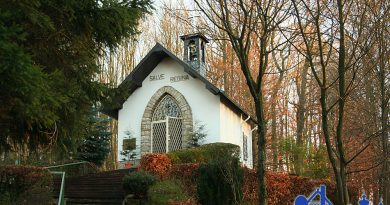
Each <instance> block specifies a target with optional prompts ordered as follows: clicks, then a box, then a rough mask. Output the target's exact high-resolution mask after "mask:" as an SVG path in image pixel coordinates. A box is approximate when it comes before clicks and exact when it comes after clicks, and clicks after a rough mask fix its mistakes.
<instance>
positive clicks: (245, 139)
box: [242, 133, 248, 161]
mask: <svg viewBox="0 0 390 205" xmlns="http://www.w3.org/2000/svg"><path fill="white" fill-rule="evenodd" d="M242 138H243V139H242V153H243V154H244V161H247V160H248V136H246V135H245V134H244V133H242Z"/></svg>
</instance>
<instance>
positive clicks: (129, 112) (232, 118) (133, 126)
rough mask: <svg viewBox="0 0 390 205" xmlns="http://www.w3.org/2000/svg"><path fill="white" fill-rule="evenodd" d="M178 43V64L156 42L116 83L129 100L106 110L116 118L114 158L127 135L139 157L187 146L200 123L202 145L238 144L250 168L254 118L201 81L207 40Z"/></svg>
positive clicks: (199, 36)
mask: <svg viewBox="0 0 390 205" xmlns="http://www.w3.org/2000/svg"><path fill="white" fill-rule="evenodd" d="M181 39H182V40H183V42H184V59H183V60H181V59H179V58H178V57H177V56H176V55H174V54H173V53H171V52H170V51H169V50H167V49H166V48H164V47H163V46H162V45H160V44H158V43H157V44H156V45H155V46H154V48H153V49H152V50H151V51H150V52H149V53H148V54H147V55H146V56H145V57H144V58H143V59H142V60H141V62H140V63H139V64H138V65H137V67H136V68H135V69H134V70H133V71H132V72H131V73H130V74H129V76H128V77H127V78H126V79H125V80H124V82H123V83H122V84H121V85H120V87H121V86H126V87H125V88H126V91H128V96H127V98H126V99H124V100H122V101H120V102H118V103H119V104H120V105H121V106H120V107H119V108H117V109H113V110H110V111H109V112H107V113H108V114H109V115H111V116H112V117H114V118H116V119H117V120H118V149H119V150H118V159H121V158H122V156H120V153H121V151H123V149H124V148H123V145H124V142H126V140H127V139H128V138H129V136H131V137H133V138H135V139H136V140H135V145H136V146H135V147H136V152H137V156H138V157H140V156H142V155H143V154H146V153H166V152H170V151H175V150H179V149H185V148H188V147H189V143H188V142H189V140H190V139H189V136H190V135H189V134H190V133H191V132H193V131H194V129H195V127H196V126H197V125H204V128H205V130H204V131H205V132H206V134H207V137H206V139H205V141H204V143H214V142H225V143H232V144H236V145H239V146H240V151H241V161H242V163H243V164H244V165H246V166H248V167H250V168H252V167H253V156H252V131H253V125H254V124H255V121H254V119H252V118H251V117H250V116H249V115H248V114H247V113H246V112H245V111H244V110H243V109H242V108H241V107H240V106H238V105H237V104H236V103H234V102H233V101H232V100H231V99H230V98H229V97H228V96H226V95H225V93H224V92H223V91H222V90H221V89H219V88H217V87H216V86H215V85H213V84H212V83H210V82H209V81H208V80H207V79H206V74H207V66H206V44H207V43H208V39H207V38H206V37H205V36H204V35H202V34H199V33H198V34H191V35H184V36H181Z"/></svg>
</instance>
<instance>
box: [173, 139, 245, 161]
mask: <svg viewBox="0 0 390 205" xmlns="http://www.w3.org/2000/svg"><path fill="white" fill-rule="evenodd" d="M167 155H168V157H169V158H170V159H171V160H172V163H173V164H184V163H207V162H209V161H211V160H213V159H219V158H225V157H228V156H231V157H237V158H239V157H240V147H239V146H237V145H235V144H230V143H211V144H205V145H202V146H200V147H195V148H189V149H182V150H177V151H174V152H170V153H168V154H167Z"/></svg>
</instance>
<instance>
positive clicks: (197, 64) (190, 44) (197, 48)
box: [180, 33, 209, 76]
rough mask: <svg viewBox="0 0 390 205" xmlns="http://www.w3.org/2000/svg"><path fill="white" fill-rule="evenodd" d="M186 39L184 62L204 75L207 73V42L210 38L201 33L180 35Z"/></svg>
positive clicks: (182, 38)
mask: <svg viewBox="0 0 390 205" xmlns="http://www.w3.org/2000/svg"><path fill="white" fill-rule="evenodd" d="M180 38H181V40H183V41H184V62H186V63H187V64H189V65H190V66H191V67H192V68H193V69H194V70H196V71H197V72H198V73H200V74H201V75H202V76H205V75H206V43H208V42H209V40H208V39H207V38H206V37H205V36H204V35H203V34H201V33H195V34H189V35H184V36H180Z"/></svg>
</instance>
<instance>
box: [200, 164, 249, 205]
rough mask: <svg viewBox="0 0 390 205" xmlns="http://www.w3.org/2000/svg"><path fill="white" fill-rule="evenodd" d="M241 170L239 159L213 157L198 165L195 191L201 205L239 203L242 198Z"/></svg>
mask: <svg viewBox="0 0 390 205" xmlns="http://www.w3.org/2000/svg"><path fill="white" fill-rule="evenodd" d="M243 177H244V176H243V170H242V168H241V167H240V163H239V159H238V158H236V157H233V158H231V159H229V157H225V158H220V159H214V160H213V161H211V162H209V163H208V164H203V165H201V166H200V167H199V178H198V186H197V193H198V199H199V202H200V203H201V204H203V205H209V204H210V205H212V204H216V205H219V204H221V205H229V204H240V202H241V200H242V185H243Z"/></svg>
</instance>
